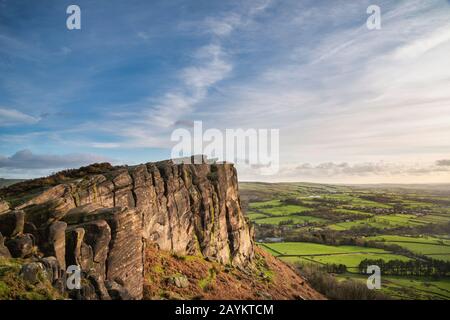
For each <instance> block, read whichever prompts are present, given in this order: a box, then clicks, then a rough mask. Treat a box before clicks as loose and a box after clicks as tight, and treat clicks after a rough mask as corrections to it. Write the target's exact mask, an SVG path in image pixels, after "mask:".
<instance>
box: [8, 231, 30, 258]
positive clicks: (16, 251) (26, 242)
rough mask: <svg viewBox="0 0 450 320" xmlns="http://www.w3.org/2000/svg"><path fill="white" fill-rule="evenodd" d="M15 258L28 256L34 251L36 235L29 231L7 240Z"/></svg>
mask: <svg viewBox="0 0 450 320" xmlns="http://www.w3.org/2000/svg"><path fill="white" fill-rule="evenodd" d="M6 246H7V247H8V249H9V252H10V253H11V256H12V257H13V258H26V257H29V256H31V255H32V254H33V253H34V237H33V235H31V234H29V233H25V234H21V235H18V236H16V237H14V238H12V239H8V240H7V241H6Z"/></svg>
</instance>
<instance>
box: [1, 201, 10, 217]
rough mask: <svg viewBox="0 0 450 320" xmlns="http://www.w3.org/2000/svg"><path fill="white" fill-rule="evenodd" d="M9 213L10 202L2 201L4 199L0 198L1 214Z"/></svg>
mask: <svg viewBox="0 0 450 320" xmlns="http://www.w3.org/2000/svg"><path fill="white" fill-rule="evenodd" d="M7 211H9V204H8V202H6V201H5V200H2V198H0V214H2V213H5V212H7Z"/></svg>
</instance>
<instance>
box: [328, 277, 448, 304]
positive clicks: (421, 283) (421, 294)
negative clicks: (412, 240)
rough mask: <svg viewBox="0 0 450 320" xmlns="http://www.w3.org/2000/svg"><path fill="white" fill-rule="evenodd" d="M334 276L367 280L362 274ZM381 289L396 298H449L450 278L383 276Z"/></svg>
mask: <svg viewBox="0 0 450 320" xmlns="http://www.w3.org/2000/svg"><path fill="white" fill-rule="evenodd" d="M336 277H337V278H338V279H340V280H345V279H353V280H358V281H361V282H363V283H365V282H366V281H367V277H366V276H364V275H355V274H343V275H337V276H336ZM381 291H382V292H383V293H385V294H387V295H388V296H391V297H393V298H396V299H407V300H449V299H450V279H440V280H436V279H432V278H425V277H395V276H383V277H382V278H381Z"/></svg>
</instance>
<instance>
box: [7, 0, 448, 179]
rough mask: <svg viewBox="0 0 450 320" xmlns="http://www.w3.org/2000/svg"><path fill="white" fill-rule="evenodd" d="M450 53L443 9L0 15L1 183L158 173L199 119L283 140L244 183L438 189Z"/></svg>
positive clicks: (359, 6)
mask: <svg viewBox="0 0 450 320" xmlns="http://www.w3.org/2000/svg"><path fill="white" fill-rule="evenodd" d="M70 4H77V5H79V6H80V8H81V19H82V23H81V26H82V28H81V30H67V28H66V18H67V14H66V8H67V6H68V5H70ZM371 4H376V5H378V6H379V7H380V8H381V13H382V28H381V30H368V29H367V27H366V20H367V18H368V15H367V13H366V9H367V7H368V6H369V5H371ZM449 53H450V5H449V2H448V1H445V0H442V1H434V0H431V1H414V0H412V1H376V2H373V1H332V2H330V1H279V0H278V1H277V0H272V1H270V0H261V1H202V0H196V1H167V0H166V1H115V0H108V1H95V2H94V1H39V2H36V1H33V2H32V1H20V0H19V1H18V0H14V1H12V0H0V177H34V176H39V175H43V174H48V173H50V172H53V171H55V170H58V169H61V168H66V167H76V166H78V165H82V164H86V163H90V162H95V161H104V160H105V161H111V162H113V163H117V164H119V163H128V164H135V163H141V162H147V161H153V160H160V159H165V158H168V157H170V150H171V147H172V144H171V141H170V134H171V132H172V131H173V130H174V129H175V128H176V127H178V126H180V125H182V124H186V123H190V122H191V121H194V120H201V121H203V124H204V126H205V127H210V128H219V129H225V128H277V129H279V130H280V162H281V165H282V167H281V171H280V173H279V174H278V175H277V176H274V177H260V176H258V175H257V174H256V173H255V172H252V171H251V170H249V171H246V170H244V169H242V170H241V171H240V176H241V177H242V179H247V180H263V179H266V180H270V181H287V180H308V181H319V182H324V181H327V182H355V183H356V182H358V183H360V182H444V181H450V180H449V178H450V165H449V164H448V162H447V159H450V90H448V88H449V87H450V68H449V66H448V61H449V60H448V57H449Z"/></svg>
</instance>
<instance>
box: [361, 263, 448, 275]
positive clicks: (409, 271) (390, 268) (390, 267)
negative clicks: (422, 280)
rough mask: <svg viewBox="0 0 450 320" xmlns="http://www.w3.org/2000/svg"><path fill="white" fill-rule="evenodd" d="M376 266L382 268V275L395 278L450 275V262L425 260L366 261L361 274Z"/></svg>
mask: <svg viewBox="0 0 450 320" xmlns="http://www.w3.org/2000/svg"><path fill="white" fill-rule="evenodd" d="M370 265H376V266H378V267H380V270H381V274H384V275H395V276H426V277H445V276H449V275H450V262H448V261H442V260H435V259H423V260H408V261H403V260H397V259H395V260H390V261H384V260H383V259H364V260H363V261H361V263H360V264H359V267H358V269H359V272H360V273H362V274H366V272H367V267H368V266H370Z"/></svg>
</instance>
